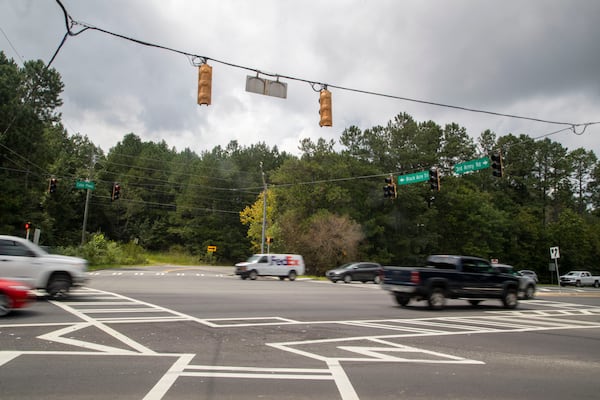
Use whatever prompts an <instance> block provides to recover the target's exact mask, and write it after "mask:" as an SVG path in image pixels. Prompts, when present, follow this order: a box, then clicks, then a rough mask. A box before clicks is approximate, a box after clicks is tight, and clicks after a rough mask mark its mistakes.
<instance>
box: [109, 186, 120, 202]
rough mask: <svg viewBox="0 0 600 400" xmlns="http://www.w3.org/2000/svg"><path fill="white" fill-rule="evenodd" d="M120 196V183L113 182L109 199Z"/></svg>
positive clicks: (113, 199) (115, 198)
mask: <svg viewBox="0 0 600 400" xmlns="http://www.w3.org/2000/svg"><path fill="white" fill-rule="evenodd" d="M120 196H121V185H119V184H118V183H115V184H114V185H113V189H112V196H111V197H110V199H111V200H112V201H115V200H117V199H118V198H119V197H120Z"/></svg>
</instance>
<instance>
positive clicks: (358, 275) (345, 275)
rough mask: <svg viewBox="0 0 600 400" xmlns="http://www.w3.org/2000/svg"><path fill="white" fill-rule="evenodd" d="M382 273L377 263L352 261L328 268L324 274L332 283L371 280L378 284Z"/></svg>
mask: <svg viewBox="0 0 600 400" xmlns="http://www.w3.org/2000/svg"><path fill="white" fill-rule="evenodd" d="M382 273H383V268H382V266H381V265H380V264H378V263H375V262H352V263H348V264H344V265H342V266H341V267H338V268H335V269H330V270H329V271H327V273H326V274H325V275H326V276H327V279H329V280H330V281H331V282H333V283H336V282H337V281H344V283H350V282H352V281H360V282H363V283H365V282H367V281H373V282H374V283H377V284H378V283H380V282H381V275H382Z"/></svg>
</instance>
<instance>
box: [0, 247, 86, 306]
mask: <svg viewBox="0 0 600 400" xmlns="http://www.w3.org/2000/svg"><path fill="white" fill-rule="evenodd" d="M87 269H88V262H87V261H86V260H84V259H83V258H77V257H69V256H60V255H54V254H48V253H47V252H46V251H44V250H43V249H42V248H40V247H39V246H37V245H35V244H33V243H32V242H30V241H29V240H26V239H23V238H20V237H16V236H5V235H0V277H2V278H7V279H11V280H15V281H19V282H23V283H25V284H27V285H29V286H31V287H32V288H34V289H41V290H45V291H46V292H47V293H48V295H49V296H50V297H51V298H61V297H66V296H67V294H68V293H69V290H70V289H71V288H72V287H75V286H82V285H83V284H84V283H85V282H86V281H87Z"/></svg>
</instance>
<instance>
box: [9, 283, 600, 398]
mask: <svg viewBox="0 0 600 400" xmlns="http://www.w3.org/2000/svg"><path fill="white" fill-rule="evenodd" d="M181 275H182V276H185V274H181ZM78 294H79V295H81V297H86V296H88V297H90V298H91V300H92V301H81V302H53V301H52V302H50V303H51V304H54V305H56V306H57V307H60V308H62V309H64V310H65V311H67V312H69V313H71V314H73V315H74V316H76V317H78V318H79V319H80V321H79V322H73V323H56V324H52V323H43V324H7V325H0V328H4V327H6V328H9V327H11V328H15V327H24V326H37V327H43V326H48V327H50V326H52V327H58V329H56V330H54V331H52V332H49V333H46V334H44V335H40V336H38V338H40V339H44V340H48V341H54V342H57V343H62V344H66V345H70V346H74V347H78V348H81V349H87V350H89V351H47V352H45V351H22V352H21V351H0V366H3V365H6V364H8V363H10V361H12V360H14V359H15V358H17V357H18V356H20V355H22V354H44V355H53V354H57V355H58V354H63V355H64V354H70V355H86V356H88V355H93V356H132V355H134V356H140V357H147V356H158V357H176V361H175V362H174V363H173V365H172V366H171V368H170V369H169V370H168V371H167V372H166V373H165V374H164V375H163V376H162V377H161V378H160V380H159V381H158V382H157V383H156V385H155V386H154V387H153V388H152V389H151V390H150V391H149V392H148V394H147V395H146V396H145V397H144V399H146V400H161V399H162V398H163V397H164V396H165V395H166V394H167V393H168V391H169V390H170V389H171V387H172V386H173V385H174V384H175V382H176V381H177V379H178V378H180V377H211V378H223V379H232V378H233V379H284V380H325V381H333V382H335V385H336V387H337V389H338V392H339V393H340V396H341V398H342V400H358V399H359V397H358V395H357V393H356V391H355V390H354V388H353V386H352V382H351V381H350V379H349V378H348V376H347V374H346V372H345V370H344V368H343V367H342V365H341V363H342V362H348V361H354V362H384V363H428V364H432V363H435V364H467V365H469V364H470V365H480V364H483V362H482V361H478V360H471V359H466V358H462V357H459V356H456V355H451V354H443V353H439V352H433V351H429V350H426V349H421V348H415V347H411V346H406V345H403V344H399V343H396V342H395V341H398V340H400V339H402V338H409V337H429V336H443V335H471V334H483V333H499V332H506V333H508V332H528V331H548V330H555V329H586V328H600V322H592V321H585V320H581V321H580V320H576V319H571V318H567V317H569V316H571V317H577V316H596V315H600V308H598V307H594V306H585V305H580V304H573V303H562V302H556V301H546V300H530V301H529V302H528V303H529V304H535V305H538V306H543V307H547V308H548V309H545V310H508V311H505V310H503V311H490V312H487V313H486V315H481V316H463V317H432V318H417V319H387V320H362V321H360V320H359V321H356V320H349V321H335V320H333V321H297V320H293V319H289V318H282V317H277V316H275V317H251V318H248V317H242V318H211V319H202V318H195V317H192V316H189V315H186V314H183V313H180V312H177V311H174V310H171V309H167V308H164V307H160V306H157V305H154V304H151V303H147V302H143V301H139V300H136V299H133V298H129V297H126V296H122V295H119V294H116V293H110V292H104V291H100V290H95V289H83V290H82V291H78ZM101 315H102V316H103V317H100V316H101ZM116 315H121V316H119V317H117V316H116ZM82 321H83V322H82ZM176 321H193V322H197V323H199V324H202V325H204V326H207V327H210V328H213V329H235V328H246V327H268V326H281V325H287V326H293V325H337V326H339V327H340V329H338V332H339V334H340V335H343V327H363V328H368V329H374V330H379V331H381V332H382V333H384V334H381V335H368V336H356V337H338V338H327V339H319V340H307V341H292V342H281V343H265V345H267V346H270V347H272V348H276V349H279V350H281V351H285V352H290V353H293V354H297V355H301V356H304V357H308V358H311V359H315V360H319V361H322V362H324V363H325V365H326V366H327V368H322V369H320V368H316V369H315V368H275V367H244V366H214V365H192V364H190V363H191V362H192V360H193V358H194V357H195V354H170V353H169V354H161V353H156V352H154V351H153V350H152V349H149V348H147V347H146V346H143V345H142V344H140V343H138V342H137V341H135V340H133V339H131V338H129V337H127V336H125V335H122V334H121V333H120V332H118V331H117V330H115V329H113V328H111V327H109V326H107V324H119V323H128V324H129V323H162V322H168V323H173V322H176ZM88 327H95V328H97V329H100V330H101V331H103V332H105V333H106V334H108V335H109V336H111V337H113V338H115V339H117V340H119V341H120V342H122V343H123V344H125V345H126V346H127V349H121V348H116V347H113V346H105V345H101V344H97V343H92V342H86V341H83V340H77V339H73V338H69V337H66V336H67V335H69V334H71V333H73V332H77V331H80V330H82V329H84V328H88Z"/></svg>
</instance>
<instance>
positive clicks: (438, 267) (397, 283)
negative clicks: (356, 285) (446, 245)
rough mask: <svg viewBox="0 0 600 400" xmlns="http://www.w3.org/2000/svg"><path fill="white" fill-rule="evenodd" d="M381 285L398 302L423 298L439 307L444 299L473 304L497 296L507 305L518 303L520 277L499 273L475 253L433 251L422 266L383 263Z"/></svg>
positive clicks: (436, 307)
mask: <svg viewBox="0 0 600 400" xmlns="http://www.w3.org/2000/svg"><path fill="white" fill-rule="evenodd" d="M382 288H383V289H385V290H388V291H389V292H390V293H391V294H392V296H394V298H395V299H396V302H397V303H398V304H400V305H401V306H403V307H404V306H406V305H407V304H408V303H409V302H410V301H411V300H426V301H427V303H428V304H429V308H431V309H437V310H441V309H442V308H444V306H445V305H446V299H448V298H450V299H458V298H464V299H467V300H468V301H469V303H471V304H472V305H474V306H476V305H478V304H479V303H481V301H483V300H486V299H500V300H501V301H502V303H503V304H504V307H506V308H515V307H516V306H517V304H518V289H519V277H517V276H514V275H511V274H505V273H502V272H501V271H500V270H498V269H496V268H494V267H493V265H492V264H490V262H489V261H487V260H484V259H483V258H478V257H467V256H447V255H433V256H429V257H428V258H427V263H426V265H425V266H424V267H387V266H386V267H384V269H383V282H382Z"/></svg>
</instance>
